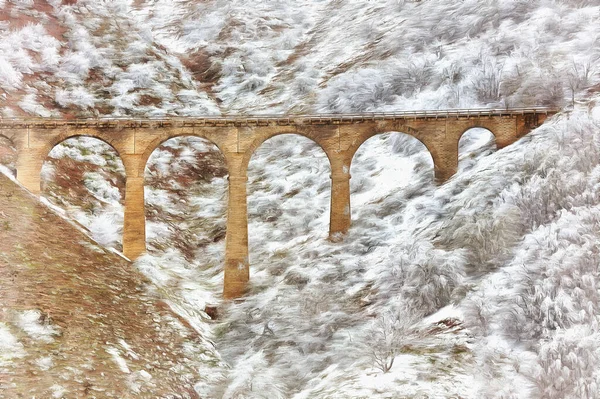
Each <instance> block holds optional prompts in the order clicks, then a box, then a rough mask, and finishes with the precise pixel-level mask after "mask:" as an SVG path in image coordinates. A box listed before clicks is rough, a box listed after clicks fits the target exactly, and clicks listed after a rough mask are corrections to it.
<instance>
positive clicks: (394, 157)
mask: <svg viewBox="0 0 600 399" xmlns="http://www.w3.org/2000/svg"><path fill="white" fill-rule="evenodd" d="M384 140H385V141H384ZM372 145H376V146H377V147H372ZM367 148H368V150H367ZM379 150H381V152H379ZM380 158H384V159H385V161H384V162H385V164H382V163H381V162H378V161H377V160H378V159H380ZM350 174H351V177H352V178H351V179H350V201H351V203H352V204H353V206H352V210H353V211H355V210H358V209H366V208H363V206H364V204H365V202H364V201H365V200H366V201H368V202H367V203H369V202H370V201H371V200H372V198H371V195H369V194H366V193H368V191H369V190H370V189H372V188H375V187H377V186H378V185H381V184H382V183H383V184H384V185H388V186H389V188H390V190H397V189H401V188H402V187H405V186H406V185H407V184H409V182H410V181H411V180H410V179H413V178H415V177H419V178H426V179H427V181H428V182H431V183H430V184H433V183H434V181H435V158H434V156H433V154H432V153H431V151H429V149H428V148H427V146H426V145H425V143H423V142H422V141H421V140H419V139H418V138H417V137H414V136H413V135H410V134H406V133H402V132H396V131H391V132H386V133H380V134H376V135H372V136H371V137H369V138H368V139H367V140H365V141H364V142H363V143H361V145H360V147H359V148H358V149H357V150H356V151H355V152H354V154H353V156H352V159H351V163H350ZM386 198H387V194H386V196H385V197H382V198H381V201H379V202H381V205H380V206H375V207H374V211H376V212H378V214H380V213H381V212H384V213H385V212H386V211H384V210H383V209H384V208H385V207H388V208H389V206H387V205H385V204H386V203H388V201H387V200H386ZM382 210H383V211H382ZM361 212H363V211H361ZM386 216H387V215H386ZM356 217H357V213H355V212H353V214H352V219H353V220H354V219H355V218H356Z"/></svg>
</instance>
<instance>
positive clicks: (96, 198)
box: [39, 133, 128, 250]
mask: <svg viewBox="0 0 600 399" xmlns="http://www.w3.org/2000/svg"><path fill="white" fill-rule="evenodd" d="M63 137H64V138H63V139H62V140H58V138H54V139H53V140H51V143H52V144H53V145H52V147H50V150H49V151H47V152H46V155H45V157H43V159H42V161H41V168H40V171H39V175H40V190H41V191H42V192H43V193H44V196H45V197H46V198H47V199H49V200H50V201H51V202H54V203H55V205H58V206H62V205H64V204H67V208H66V209H65V211H66V212H67V214H71V211H70V209H69V208H70V206H69V205H75V206H76V207H77V208H79V209H80V210H83V211H84V213H85V214H86V215H87V217H86V218H84V220H83V221H82V220H80V223H82V224H83V225H84V226H86V227H87V228H88V229H89V231H90V233H91V235H92V236H93V237H94V239H95V240H96V241H98V242H99V243H101V244H102V245H105V246H109V247H112V248H115V249H117V250H121V248H122V245H123V236H122V235H121V228H120V226H122V225H121V223H122V222H123V220H124V212H125V209H124V205H125V201H126V199H127V198H126V197H127V193H126V186H127V180H128V175H127V169H126V164H125V162H124V160H123V158H122V156H121V153H120V152H119V150H118V149H117V148H115V146H114V145H112V144H111V143H110V142H108V141H107V140H105V139H104V138H103V137H101V136H100V137H97V136H95V135H90V134H85V133H84V134H73V135H65V136H63ZM81 138H85V139H88V140H92V141H94V142H95V143H94V144H93V147H94V149H93V150H92V152H91V153H90V154H91V155H94V156H96V155H98V154H100V155H104V156H103V157H102V158H103V160H104V162H102V163H100V164H98V163H96V162H94V161H90V160H89V159H85V157H86V156H88V154H87V153H86V152H85V150H86V149H91V147H87V146H84V145H82V146H81V147H80V148H81V149H82V150H81V153H80V155H81V156H82V157H83V158H84V159H82V158H79V156H75V157H74V156H72V155H71V154H64V155H65V156H63V157H56V156H53V151H55V150H58V148H57V147H59V146H60V145H61V144H63V143H65V142H67V141H69V140H77V139H81ZM99 143H102V146H100V145H99ZM81 144H83V143H81ZM78 158H79V159H78ZM69 159H70V160H69ZM71 160H72V161H75V163H73V162H72V161H71ZM65 161H66V162H65ZM46 168H52V169H46ZM49 170H53V171H56V172H60V173H56V174H55V173H52V178H51V179H48V177H47V175H46V173H47V171H49ZM88 173H92V174H94V175H95V176H100V178H98V179H97V178H96V177H92V178H91V179H90V180H87V177H88V176H90V175H88ZM45 176H46V177H45ZM90 177H91V176H90ZM50 181H52V182H54V183H56V185H55V186H54V189H53V190H49V189H48V188H49V187H48V186H47V185H45V184H44V183H46V184H47V183H49V182H50ZM98 182H101V184H99V185H97V184H96V183H98ZM88 183H91V184H88ZM72 193H75V195H72ZM97 210H101V212H100V213H97V212H96V211H97ZM102 215H108V219H103V216H102ZM71 216H72V217H74V216H75V214H71ZM109 220H110V223H109V222H108V221H109ZM103 221H104V223H103ZM115 222H116V223H115Z"/></svg>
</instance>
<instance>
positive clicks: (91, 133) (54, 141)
mask: <svg viewBox="0 0 600 399" xmlns="http://www.w3.org/2000/svg"><path fill="white" fill-rule="evenodd" d="M77 137H90V138H94V139H97V140H100V141H103V142H104V143H106V144H108V145H109V146H111V147H112V149H113V150H115V152H116V153H117V155H118V156H119V158H121V160H122V159H123V154H124V153H125V151H124V150H123V149H122V148H118V147H119V146H118V145H117V144H115V143H114V140H111V139H109V138H107V137H105V136H103V135H102V134H99V133H97V132H96V131H86V132H82V133H77V132H68V131H67V132H63V133H60V134H59V135H57V136H55V137H53V138H51V139H50V141H49V142H48V152H47V154H46V156H48V154H50V151H52V150H53V149H54V147H56V146H57V145H59V144H60V143H62V142H63V141H65V140H68V139H72V138H77Z"/></svg>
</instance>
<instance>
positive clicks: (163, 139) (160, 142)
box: [137, 130, 232, 177]
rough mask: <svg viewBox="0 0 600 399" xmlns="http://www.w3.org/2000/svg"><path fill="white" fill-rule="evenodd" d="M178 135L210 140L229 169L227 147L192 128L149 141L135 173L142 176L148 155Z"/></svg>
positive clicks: (230, 164)
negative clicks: (190, 130) (191, 129)
mask: <svg viewBox="0 0 600 399" xmlns="http://www.w3.org/2000/svg"><path fill="white" fill-rule="evenodd" d="M179 137H198V138H201V139H204V140H206V141H208V142H210V143H211V144H213V145H214V146H215V147H217V148H218V149H219V151H220V152H221V154H222V155H223V156H224V157H225V163H226V165H227V170H228V171H231V167H232V162H231V159H230V157H229V153H230V152H229V151H227V149H226V148H224V147H223V144H222V143H220V142H218V141H217V140H213V139H211V138H210V137H209V135H207V134H203V133H202V132H198V131H196V130H194V131H192V132H181V133H176V134H165V135H162V136H160V137H157V138H155V139H154V140H152V141H151V142H150V143H148V145H147V146H146V148H145V149H144V152H143V153H142V155H141V158H140V162H139V168H138V170H137V175H138V176H140V177H143V176H144V173H145V170H146V166H147V164H148V160H149V159H150V156H151V155H152V154H153V153H154V151H156V150H157V149H158V148H159V147H160V146H161V145H163V144H164V143H166V142H167V141H169V140H171V139H175V138H179Z"/></svg>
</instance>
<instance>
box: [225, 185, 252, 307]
mask: <svg viewBox="0 0 600 399" xmlns="http://www.w3.org/2000/svg"><path fill="white" fill-rule="evenodd" d="M247 181H248V177H247V176H245V175H232V174H230V175H229V204H228V210H227V235H226V238H225V281H224V285H223V297H224V298H225V299H234V298H239V297H241V296H242V295H244V292H245V291H246V285H247V283H248V280H249V279H250V264H249V261H248V204H247V202H246V201H247V199H246V182H247Z"/></svg>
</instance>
